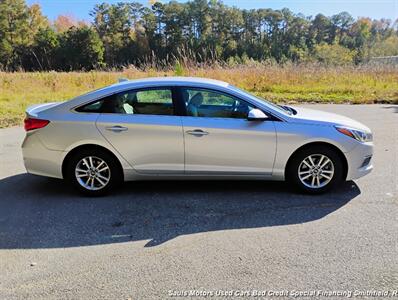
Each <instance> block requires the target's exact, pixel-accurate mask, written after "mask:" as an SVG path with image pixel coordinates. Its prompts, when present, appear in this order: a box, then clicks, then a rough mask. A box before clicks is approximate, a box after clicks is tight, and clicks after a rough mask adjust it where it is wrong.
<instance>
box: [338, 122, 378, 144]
mask: <svg viewBox="0 0 398 300" xmlns="http://www.w3.org/2000/svg"><path fill="white" fill-rule="evenodd" d="M336 129H337V131H339V132H341V133H342V134H345V135H347V136H349V137H352V138H353V139H356V140H357V141H360V142H362V143H366V142H371V141H373V135H372V133H371V132H365V131H360V130H357V129H352V128H348V127H342V126H336Z"/></svg>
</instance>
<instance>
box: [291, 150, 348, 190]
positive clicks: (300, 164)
mask: <svg viewBox="0 0 398 300" xmlns="http://www.w3.org/2000/svg"><path fill="white" fill-rule="evenodd" d="M286 175H287V179H288V181H289V182H290V183H292V184H293V185H294V186H295V187H296V188H298V189H300V190H301V191H304V192H307V193H311V194H318V193H322V192H325V191H327V190H329V189H331V188H332V187H333V186H335V185H336V184H337V183H339V182H341V181H342V179H343V163H342V161H341V158H340V157H339V155H338V154H337V153H336V151H334V150H333V149H331V148H329V147H325V146H314V147H308V148H305V149H304V150H302V151H299V152H298V153H297V154H296V155H295V156H294V157H293V158H292V161H291V162H290V163H289V165H288V170H287V174H286Z"/></svg>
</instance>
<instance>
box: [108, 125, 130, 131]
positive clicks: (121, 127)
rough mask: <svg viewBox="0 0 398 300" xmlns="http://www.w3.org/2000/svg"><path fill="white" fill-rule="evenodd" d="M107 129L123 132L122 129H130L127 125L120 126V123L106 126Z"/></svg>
mask: <svg viewBox="0 0 398 300" xmlns="http://www.w3.org/2000/svg"><path fill="white" fill-rule="evenodd" d="M105 129H106V130H109V131H113V132H121V131H127V130H128V128H127V127H123V126H119V125H117V126H112V127H106V128H105Z"/></svg>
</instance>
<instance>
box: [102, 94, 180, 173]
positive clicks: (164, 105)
mask: <svg viewBox="0 0 398 300" xmlns="http://www.w3.org/2000/svg"><path fill="white" fill-rule="evenodd" d="M173 98H175V97H173V91H172V89H171V88H150V89H140V90H131V91H127V92H121V93H119V94H116V95H113V96H111V97H109V99H105V100H104V101H107V102H106V103H104V105H103V109H102V113H101V115H100V116H99V118H98V119H97V127H98V129H99V131H100V132H101V134H102V135H103V136H104V137H105V138H106V139H107V140H108V142H109V143H111V144H112V145H113V146H114V147H115V148H116V150H117V151H118V152H119V153H120V154H121V155H122V156H123V157H124V158H125V159H126V160H127V161H128V162H129V163H130V164H131V165H132V166H133V167H134V169H135V170H136V171H137V172H140V173H159V174H162V173H165V174H169V173H170V174H182V173H184V138H183V131H182V123H181V117H180V116H177V115H175V113H174V110H175V109H174V108H175V105H174V103H175V101H173Z"/></svg>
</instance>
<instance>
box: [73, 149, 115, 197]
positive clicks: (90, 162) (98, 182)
mask: <svg viewBox="0 0 398 300" xmlns="http://www.w3.org/2000/svg"><path fill="white" fill-rule="evenodd" d="M75 177H76V179H77V182H78V183H79V184H80V185H81V186H82V187H84V188H85V189H87V190H91V191H96V190H100V189H103V188H104V187H105V186H106V185H107V184H108V183H109V181H110V179H111V169H110V168H109V166H108V164H107V163H106V162H105V161H104V160H103V159H101V158H99V157H96V156H87V157H84V158H83V159H81V160H80V161H79V162H78V163H77V165H76V168H75Z"/></svg>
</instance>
